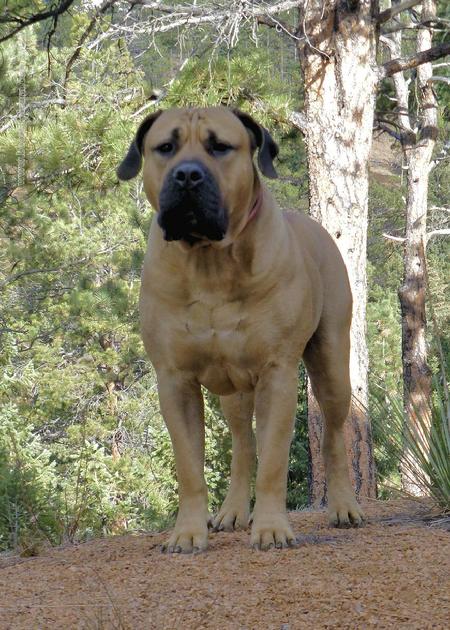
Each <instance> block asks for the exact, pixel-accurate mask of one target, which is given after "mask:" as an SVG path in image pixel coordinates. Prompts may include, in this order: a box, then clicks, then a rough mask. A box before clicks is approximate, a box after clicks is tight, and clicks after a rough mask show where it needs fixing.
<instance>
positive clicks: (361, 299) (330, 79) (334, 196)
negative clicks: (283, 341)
mask: <svg viewBox="0 0 450 630" xmlns="http://www.w3.org/2000/svg"><path fill="white" fill-rule="evenodd" d="M376 11H377V2H376V1H375V0H360V1H359V2H358V1H357V0H354V1H343V0H325V1H324V0H310V1H309V3H308V4H307V5H306V13H305V15H303V16H302V20H301V24H302V26H303V27H304V33H303V34H304V35H305V36H306V43H305V42H304V41H301V42H300V44H299V52H300V58H301V62H302V67H303V72H304V78H305V92H306V98H305V110H304V111H305V113H306V118H307V129H306V142H307V150H308V167H309V181H310V212H311V216H312V217H314V218H315V219H317V220H318V221H319V222H320V223H321V224H322V225H323V226H324V227H325V228H326V229H327V230H328V232H330V234H331V235H332V236H333V237H334V239H335V241H336V243H337V245H338V247H339V249H340V251H341V254H342V256H343V258H344V261H345V263H346V265H347V270H348V273H349V277H350V283H351V287H352V293H353V321H352V329H351V358H350V372H351V382H352V391H353V401H352V406H351V410H350V421H348V422H347V423H346V430H345V431H346V442H347V451H348V457H349V462H350V463H351V476H352V478H353V483H354V486H355V490H356V493H357V495H359V496H360V497H361V496H364V497H374V496H375V494H376V486H375V473H374V460H373V451H372V438H371V428H370V422H369V418H368V414H367V406H368V381H367V371H368V353H367V344H366V296H367V278H366V242H367V205H368V158H369V150H370V146H371V142H372V128H373V116H374V106H375V91H376V81H377V78H376V65H375V52H376V33H375V28H376V27H375V24H374V19H373V18H374V15H375V12H376ZM308 404H309V411H308V424H309V436H310V451H311V497H310V498H311V500H312V502H313V503H314V504H316V505H317V504H323V503H324V502H325V499H326V488H325V475H324V469H323V464H322V459H321V457H320V442H321V435H322V419H321V414H320V411H319V409H318V405H317V403H316V401H315V400H314V398H313V396H312V394H311V393H309V396H308Z"/></svg>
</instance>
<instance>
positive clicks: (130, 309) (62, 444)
mask: <svg viewBox="0 0 450 630" xmlns="http://www.w3.org/2000/svg"><path fill="white" fill-rule="evenodd" d="M3 4H5V3H3ZM25 5H26V6H25ZM5 6H6V5H5ZM47 6H48V3H46V2H44V1H41V0H33V3H30V2H28V3H24V2H22V0H20V1H18V0H16V1H15V2H12V3H8V10H9V11H11V12H12V13H14V12H15V13H20V14H22V13H23V12H24V11H25V10H26V11H31V10H32V9H33V8H37V9H41V10H43V9H45V8H46V7H47ZM118 10H119V9H118ZM90 19H91V14H90V8H89V6H88V5H87V4H86V3H82V2H81V1H78V2H76V3H75V4H74V5H73V10H71V11H70V13H67V14H65V15H64V16H61V17H60V18H59V20H58V25H57V29H56V31H55V33H54V34H53V36H52V40H51V45H50V55H47V50H46V41H45V37H46V35H48V33H49V32H50V31H51V29H52V26H53V24H52V23H51V22H48V21H47V22H41V23H39V24H36V25H35V26H33V27H30V28H28V29H26V30H24V31H23V32H22V33H21V34H20V36H19V37H17V38H13V39H11V40H9V41H8V42H6V43H5V44H4V45H3V46H2V51H1V53H2V54H1V55H0V88H1V89H0V110H1V112H2V117H1V122H0V125H1V126H2V135H1V139H0V204H1V206H0V244H1V247H0V345H1V354H0V549H2V550H3V549H7V548H19V549H21V550H22V552H23V553H34V552H35V551H36V547H39V546H40V545H41V544H47V543H51V544H54V543H59V542H62V541H65V540H80V539H86V538H89V537H92V536H98V535H106V534H110V533H118V532H122V531H124V530H136V529H153V530H154V529H159V528H161V527H166V526H167V525H168V524H169V523H170V522H171V520H172V519H173V517H174V514H175V511H176V509H177V491H176V487H177V484H176V476H175V464H174V458H173V451H172V447H171V443H170V438H169V435H168V432H167V430H166V428H165V426H164V423H163V420H162V417H161V414H160V411H159V403H158V398H157V392H156V378H155V374H154V372H153V370H152V368H151V366H150V365H149V364H148V362H147V359H146V356H145V352H144V349H143V347H142V343H141V340H140V335H139V329H138V328H139V326H138V310H137V301H138V293H139V276H140V269H141V266H142V258H143V253H144V250H145V243H146V239H147V234H148V228H149V223H150V219H151V209H150V208H149V207H148V205H147V202H146V200H145V196H144V195H143V192H142V185H141V184H140V183H139V181H138V180H135V181H132V182H130V183H129V184H126V185H120V186H119V185H118V182H117V181H116V176H115V167H116V165H117V163H118V162H119V160H120V159H121V158H122V156H123V155H124V153H125V151H126V150H127V148H128V145H129V143H130V140H131V139H132V137H133V135H134V133H135V130H136V128H137V126H138V124H139V122H140V121H141V119H142V118H143V117H144V116H146V115H147V114H148V113H150V112H151V111H153V109H154V108H156V107H159V106H160V105H159V104H158V105H155V106H154V107H153V105H151V103H150V102H149V101H148V99H149V97H150V95H151V94H152V92H153V90H154V89H159V90H163V92H165V93H166V95H165V98H164V99H163V101H162V104H161V106H162V107H163V108H165V107H170V106H172V105H176V106H183V105H189V104H196V105H199V104H200V105H216V104H219V103H223V104H226V105H230V106H233V107H239V108H241V109H243V110H245V111H247V112H249V113H251V114H253V115H254V116H255V118H256V119H257V120H259V121H260V122H261V123H263V124H265V125H266V126H267V127H268V128H269V129H270V131H271V133H272V134H273V136H274V138H275V139H276V141H277V142H278V143H279V144H280V147H281V151H280V157H279V159H278V160H277V164H276V168H277V170H278V172H279V174H280V179H279V180H277V181H274V182H271V184H270V186H271V189H272V190H273V191H274V194H275V196H276V198H277V199H278V200H279V201H280V204H281V205H282V206H283V207H290V208H296V209H299V210H301V211H306V209H307V206H308V186H307V175H306V154H305V146H304V143H303V140H302V138H301V137H300V134H299V133H298V132H297V131H295V130H294V131H293V130H292V129H291V127H290V126H289V125H288V124H287V123H286V114H287V111H288V109H298V108H301V105H302V90H301V87H299V81H298V59H297V58H296V57H295V54H294V46H293V44H292V43H289V41H288V40H284V39H283V38H281V37H280V36H279V34H278V33H276V32H275V30H274V29H266V30H265V31H264V32H263V31H261V32H260V33H259V34H258V47H255V45H254V42H253V41H251V39H250V37H249V33H246V32H243V33H242V36H241V39H240V41H239V43H238V45H237V46H236V48H235V49H233V50H232V51H229V50H224V49H222V48H220V47H219V48H218V49H216V50H214V51H213V52H211V51H212V48H211V37H210V35H211V34H210V33H209V32H208V30H207V29H205V30H203V31H202V33H201V38H200V39H199V38H198V36H197V33H195V34H192V35H186V36H184V37H183V38H182V39H180V40H179V41H177V40H176V35H174V34H173V33H165V34H161V35H160V37H159V39H158V41H157V45H158V50H159V53H160V54H159V53H158V52H157V51H156V50H155V48H152V47H151V46H149V41H148V38H147V37H146V36H144V35H142V36H138V37H136V38H134V39H133V41H132V43H131V44H130V43H129V42H127V41H125V40H122V39H120V40H117V41H115V40H112V39H107V38H105V39H102V38H101V39H99V41H98V43H97V44H96V45H95V46H92V47H90V46H88V45H87V41H86V42H85V45H84V46H83V47H82V49H81V51H80V56H79V59H78V61H77V62H76V63H75V64H74V66H73V68H72V70H71V73H70V76H69V77H68V82H67V86H66V89H65V90H64V89H63V87H62V86H63V84H64V80H65V74H66V67H67V61H68V59H69V58H70V57H71V55H72V54H73V52H74V49H75V47H76V45H77V43H78V41H79V38H80V36H81V35H82V34H83V32H84V30H85V29H86V27H87V25H88V24H89V22H90ZM111 19H113V18H112V17H111V15H105V16H104V18H103V19H101V20H98V22H97V24H96V26H95V29H94V30H93V31H92V33H91V35H92V37H97V36H99V35H100V34H101V33H102V32H104V30H105V29H106V28H107V27H108V25H109V24H111ZM286 19H288V18H286ZM6 28H7V27H6V26H4V25H0V34H1V33H3V32H5V29H6ZM185 56H186V57H188V56H190V60H189V61H188V63H187V64H186V65H185V66H184V67H183V70H182V71H181V72H180V73H178V69H179V68H180V65H181V61H182V60H183V59H184V58H185ZM437 89H439V90H441V89H442V85H438V86H437ZM384 100H385V103H387V104H388V105H389V107H391V105H390V103H391V102H390V101H388V99H384ZM441 148H442V145H441V146H440V147H439V149H438V150H439V151H440V149H441ZM22 159H23V160H24V172H23V173H22V174H21V173H20V172H19V163H20V162H21V160H22ZM449 182H450V177H449V167H448V165H446V162H445V160H444V161H443V162H442V165H441V166H439V167H438V168H436V169H435V170H434V171H433V174H432V178H431V182H430V186H431V204H433V205H435V206H442V205H443V204H444V202H445V199H446V198H447V199H448V196H449V195H450V190H449ZM402 195H404V188H402V183H401V182H400V181H399V178H396V177H394V176H392V175H391V176H390V177H389V180H388V182H386V179H377V178H373V180H372V182H371V192H370V226H369V243H368V256H369V261H370V264H369V282H370V291H369V294H370V297H369V304H368V335H369V349H370V357H371V376H372V377H373V378H371V388H372V390H374V389H375V384H376V383H377V382H378V381H381V382H382V383H383V387H384V388H385V389H386V390H387V391H388V395H392V396H395V392H397V391H399V390H398V387H399V383H400V379H401V363H400V327H399V311H398V301H397V294H396V291H397V289H398V286H399V284H400V281H401V275H402V256H401V248H400V247H398V246H397V245H395V244H393V243H392V242H386V241H385V239H383V237H382V233H383V232H389V233H396V234H399V235H401V232H402V230H403V228H404V219H403V208H404V204H403V200H402ZM431 220H432V221H433V222H434V223H433V224H432V225H431V227H432V228H433V227H435V226H436V227H440V222H441V221H442V216H441V215H440V214H439V211H436V212H435V214H434V215H433V216H432V218H431ZM428 251H429V270H428V272H429V278H430V287H431V294H432V296H433V307H434V313H435V316H436V321H437V324H438V327H439V329H440V333H441V337H442V346H443V348H444V352H448V350H449V347H450V341H449V337H448V336H446V335H445V334H444V333H445V331H448V330H449V329H450V328H449V327H448V326H447V325H446V322H447V321H448V318H449V306H448V300H446V299H445V286H446V280H445V278H446V277H447V278H448V277H450V273H448V272H447V271H446V268H445V266H444V258H445V255H446V248H445V244H444V241H443V240H441V239H436V240H434V241H432V242H431V243H430V246H429V250H428ZM447 269H448V267H447ZM447 335H448V333H447ZM432 361H434V364H433V367H434V368H435V369H437V367H438V365H440V362H441V359H440V358H439V356H438V354H437V353H434V354H433V356H432ZM305 401H306V391H305V384H304V376H303V375H301V378H300V385H299V403H298V408H297V422H296V428H295V434H294V439H293V443H292V448H291V455H290V461H289V483H288V506H289V508H291V509H295V508H298V507H300V506H303V505H305V503H306V502H307V468H308V453H307V426H306V403H305ZM372 411H373V415H374V418H375V429H374V432H375V441H376V449H377V464H378V470H379V472H380V473H381V475H382V477H383V478H392V477H394V478H395V476H396V474H397V472H396V470H397V466H398V460H397V459H396V458H397V455H396V454H395V452H393V451H392V450H389V449H386V448H385V447H384V446H383V444H384V442H383V439H384V437H385V433H386V430H387V429H389V428H390V426H391V425H390V424H389V422H390V421H388V424H387V425H385V424H381V422H382V420H384V415H385V412H384V411H383V410H382V409H380V408H377V407H376V406H374V407H373V410H372ZM205 415H206V449H205V450H206V453H205V460H206V463H205V474H206V480H207V483H208V486H209V490H210V509H211V511H214V510H216V509H217V508H218V506H219V505H220V503H221V501H222V500H223V498H224V496H225V493H226V490H227V486H228V476H229V470H230V457H231V451H230V448H231V440H230V435H229V431H228V429H227V427H226V424H225V421H224V419H223V417H222V415H221V412H220V410H219V407H218V401H217V399H216V398H214V397H212V396H210V395H206V396H205ZM378 420H379V421H380V422H378ZM392 426H394V425H392ZM395 431H397V434H398V429H395V430H394V433H395Z"/></svg>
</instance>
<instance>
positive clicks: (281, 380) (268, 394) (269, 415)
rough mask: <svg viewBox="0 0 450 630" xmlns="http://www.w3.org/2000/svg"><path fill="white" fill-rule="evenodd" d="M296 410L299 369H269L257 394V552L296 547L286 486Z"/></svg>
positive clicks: (253, 535)
mask: <svg viewBox="0 0 450 630" xmlns="http://www.w3.org/2000/svg"><path fill="white" fill-rule="evenodd" d="M296 406H297V366H296V365H294V366H293V365H289V366H281V365H270V366H268V367H267V368H266V369H265V370H264V372H263V373H262V374H261V375H260V376H259V379H258V384H257V387H256V391H255V412H256V440H257V447H258V472H257V475H256V502H255V507H254V510H253V526H252V533H251V538H250V542H251V545H252V546H253V547H254V548H257V549H270V548H271V547H277V548H281V547H287V546H293V545H295V538H294V534H293V532H292V529H291V527H290V525H289V522H288V518H287V514H286V486H287V470H288V460H289V447H290V444H291V440H292V433H293V428H294V419H295V411H296Z"/></svg>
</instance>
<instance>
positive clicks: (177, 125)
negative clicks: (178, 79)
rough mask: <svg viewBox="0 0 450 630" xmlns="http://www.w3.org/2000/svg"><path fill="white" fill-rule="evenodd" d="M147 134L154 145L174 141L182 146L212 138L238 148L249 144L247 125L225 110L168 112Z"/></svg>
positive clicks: (179, 110) (218, 108)
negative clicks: (182, 144)
mask: <svg viewBox="0 0 450 630" xmlns="http://www.w3.org/2000/svg"><path fill="white" fill-rule="evenodd" d="M147 135H148V138H149V140H150V142H151V143H152V144H153V143H158V142H164V141H167V140H172V139H174V138H175V139H177V140H178V141H180V142H181V143H184V142H186V141H188V140H194V141H195V140H198V141H204V140H205V139H207V138H209V137H211V136H213V137H215V138H216V139H218V140H221V141H226V142H229V143H231V144H233V145H236V146H238V145H241V144H243V143H245V142H248V134H247V132H246V130H245V127H244V125H243V124H242V123H241V121H240V120H239V118H238V117H237V116H235V115H234V114H233V112H231V111H230V110H228V109H226V108H225V107H214V108H195V109H171V110H168V111H164V112H163V113H162V114H161V115H160V116H159V117H158V118H157V120H156V121H155V122H154V124H153V126H152V127H151V129H150V132H149V133H148V134H147Z"/></svg>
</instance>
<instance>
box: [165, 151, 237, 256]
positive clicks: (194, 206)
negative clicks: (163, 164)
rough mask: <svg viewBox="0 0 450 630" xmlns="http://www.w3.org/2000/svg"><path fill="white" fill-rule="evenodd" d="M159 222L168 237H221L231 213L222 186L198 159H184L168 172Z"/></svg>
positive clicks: (217, 238) (191, 238)
mask: <svg viewBox="0 0 450 630" xmlns="http://www.w3.org/2000/svg"><path fill="white" fill-rule="evenodd" d="M158 223H159V225H160V227H161V229H162V230H163V233H164V238H165V240H166V241H179V240H184V241H186V242H188V243H190V244H193V243H196V242H197V241H199V240H202V239H206V240H210V241H221V240H222V239H223V238H224V237H225V234H226V231H227V228H228V213H227V211H226V208H225V207H224V205H223V202H222V197H221V194H220V189H219V186H218V185H217V182H216V180H215V179H214V177H213V175H212V174H211V172H210V171H209V170H208V168H207V167H206V166H205V165H204V164H202V163H201V162H199V161H197V160H185V161H183V162H180V163H179V164H177V165H176V166H174V168H173V169H172V170H171V171H170V172H169V173H168V174H167V176H166V178H165V180H164V184H163V187H162V189H161V192H160V195H159V214H158Z"/></svg>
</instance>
